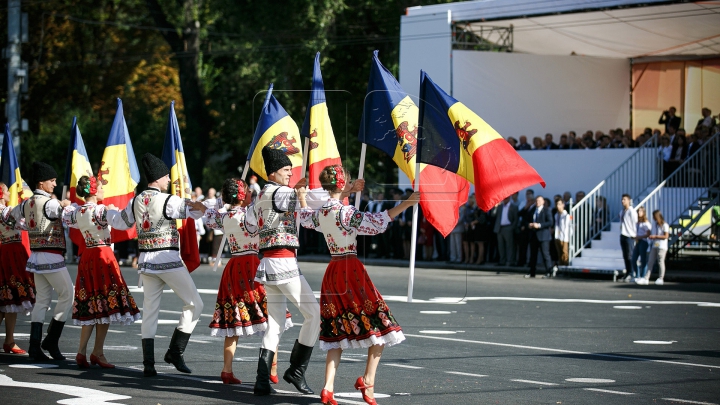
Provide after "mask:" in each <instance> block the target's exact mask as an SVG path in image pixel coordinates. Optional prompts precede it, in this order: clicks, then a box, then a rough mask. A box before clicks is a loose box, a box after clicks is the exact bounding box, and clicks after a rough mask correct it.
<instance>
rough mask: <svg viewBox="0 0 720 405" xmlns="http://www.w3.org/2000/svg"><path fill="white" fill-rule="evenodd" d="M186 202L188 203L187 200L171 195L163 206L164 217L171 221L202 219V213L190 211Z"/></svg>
mask: <svg viewBox="0 0 720 405" xmlns="http://www.w3.org/2000/svg"><path fill="white" fill-rule="evenodd" d="M188 202H190V199H188V198H180V197H178V196H176V195H171V196H170V197H169V198H168V200H167V203H166V204H165V215H166V216H167V217H169V218H173V219H187V218H188V217H189V218H192V219H200V218H202V217H203V212H202V211H195V210H192V209H190V206H189V205H188Z"/></svg>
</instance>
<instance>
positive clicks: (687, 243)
mask: <svg viewBox="0 0 720 405" xmlns="http://www.w3.org/2000/svg"><path fill="white" fill-rule="evenodd" d="M708 194H709V195H710V194H714V195H715V197H714V198H713V197H710V196H708V198H707V199H705V201H703V202H700V201H698V206H697V210H696V209H695V208H696V207H693V210H692V211H690V215H688V217H690V219H687V220H686V218H681V221H679V223H677V224H673V225H670V240H669V241H668V257H669V258H674V257H678V256H680V253H681V252H682V251H683V250H685V249H688V248H694V249H702V250H710V249H717V244H718V242H717V241H716V240H713V239H710V238H707V237H706V236H705V235H703V234H704V233H712V232H713V229H712V227H713V225H712V222H713V220H714V218H713V217H712V213H711V215H710V226H709V229H707V228H706V229H702V227H700V233H699V234H698V233H695V232H694V231H695V230H696V228H697V227H698V224H699V222H700V221H701V220H702V218H703V216H705V214H706V213H708V212H709V211H712V209H713V207H715V206H716V205H718V204H719V203H720V193H718V192H715V193H710V192H709V190H708ZM693 211H694V212H693Z"/></svg>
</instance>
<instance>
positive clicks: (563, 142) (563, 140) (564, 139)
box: [558, 134, 575, 149]
mask: <svg viewBox="0 0 720 405" xmlns="http://www.w3.org/2000/svg"><path fill="white" fill-rule="evenodd" d="M573 143H575V141H574V140H573ZM558 149H570V143H569V142H568V136H567V134H562V135H560V143H559V144H558Z"/></svg>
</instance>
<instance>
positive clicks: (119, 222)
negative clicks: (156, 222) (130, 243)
mask: <svg viewBox="0 0 720 405" xmlns="http://www.w3.org/2000/svg"><path fill="white" fill-rule="evenodd" d="M134 202H135V199H134V198H133V199H132V200H130V202H129V203H128V205H127V207H125V209H123V210H121V211H115V210H107V211H106V216H107V222H108V224H109V225H110V226H111V227H112V228H113V229H118V230H121V231H123V230H126V229H130V228H132V227H133V226H135V214H134V213H133V203H134Z"/></svg>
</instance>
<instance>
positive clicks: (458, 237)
mask: <svg viewBox="0 0 720 405" xmlns="http://www.w3.org/2000/svg"><path fill="white" fill-rule="evenodd" d="M450 261H452V262H459V261H462V232H455V233H451V234H450Z"/></svg>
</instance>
